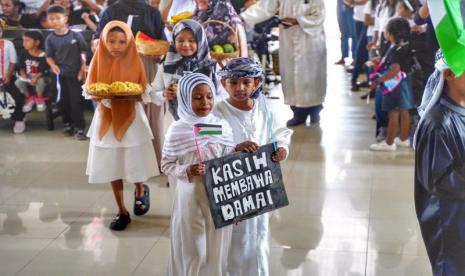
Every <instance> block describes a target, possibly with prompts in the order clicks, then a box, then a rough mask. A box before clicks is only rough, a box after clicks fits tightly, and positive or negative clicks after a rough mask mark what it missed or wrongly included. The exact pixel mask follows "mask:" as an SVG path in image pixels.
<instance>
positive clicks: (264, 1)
mask: <svg viewBox="0 0 465 276" xmlns="http://www.w3.org/2000/svg"><path fill="white" fill-rule="evenodd" d="M305 2H306V0H281V1H279V0H260V1H259V2H258V3H257V4H255V5H254V6H252V7H250V8H249V9H247V10H245V11H244V12H243V13H241V17H242V18H243V19H244V21H245V22H246V23H247V24H248V25H249V26H254V25H255V24H257V23H259V22H262V21H265V20H266V19H268V18H271V17H272V16H274V15H275V13H276V11H277V10H278V9H279V17H280V18H285V17H293V18H296V19H297V21H298V22H299V25H297V26H293V27H291V28H289V29H284V28H283V26H282V25H280V27H279V28H280V29H279V66H280V74H281V78H282V84H283V91H284V98H285V102H286V104H288V105H291V106H297V107H312V106H317V105H320V104H322V103H323V102H324V99H325V96H326V38H325V32H324V28H323V23H324V20H325V6H324V2H323V0H308V3H305Z"/></svg>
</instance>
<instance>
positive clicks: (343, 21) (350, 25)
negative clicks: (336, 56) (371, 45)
mask: <svg viewBox="0 0 465 276" xmlns="http://www.w3.org/2000/svg"><path fill="white" fill-rule="evenodd" d="M337 23H338V25H339V31H340V32H341V55H342V58H346V57H348V56H349V38H351V39H352V56H354V53H355V47H356V43H355V41H356V33H355V22H354V9H353V8H351V7H349V6H347V5H345V4H344V2H343V1H342V0H338V1H337Z"/></svg>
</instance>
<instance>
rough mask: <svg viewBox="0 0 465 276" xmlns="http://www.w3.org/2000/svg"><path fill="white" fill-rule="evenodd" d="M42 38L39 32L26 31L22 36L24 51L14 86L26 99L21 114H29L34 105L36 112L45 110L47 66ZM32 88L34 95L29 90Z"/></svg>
mask: <svg viewBox="0 0 465 276" xmlns="http://www.w3.org/2000/svg"><path fill="white" fill-rule="evenodd" d="M43 44H44V37H43V36H42V33H40V32H39V31H27V32H25V33H24V35H23V47H24V49H25V50H26V51H25V52H24V53H23V54H22V55H21V56H20V58H19V62H18V71H19V78H18V79H17V80H16V82H15V85H16V87H18V89H19V90H20V91H21V93H23V94H24V95H25V97H26V100H25V103H24V106H23V112H30V111H31V110H32V107H33V106H34V105H36V108H37V111H39V112H42V111H44V110H45V98H44V92H45V86H46V83H45V74H46V71H47V70H48V64H47V61H46V60H45V52H44V51H43V46H44V45H43ZM32 87H34V88H35V92H36V95H35V96H34V95H32V93H31V91H30V88H32Z"/></svg>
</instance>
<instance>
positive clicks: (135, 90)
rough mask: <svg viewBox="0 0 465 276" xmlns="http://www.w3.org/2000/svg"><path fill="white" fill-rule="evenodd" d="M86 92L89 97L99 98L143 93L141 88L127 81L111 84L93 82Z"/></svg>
mask: <svg viewBox="0 0 465 276" xmlns="http://www.w3.org/2000/svg"><path fill="white" fill-rule="evenodd" d="M87 90H88V92H89V94H91V95H100V96H105V95H108V96H114V95H116V96H117V95H118V94H123V95H128V94H141V93H142V92H143V91H142V86H141V85H140V84H138V83H133V82H128V81H124V82H123V81H115V82H113V83H112V84H107V83H102V82H95V83H92V84H89V85H88V86H87Z"/></svg>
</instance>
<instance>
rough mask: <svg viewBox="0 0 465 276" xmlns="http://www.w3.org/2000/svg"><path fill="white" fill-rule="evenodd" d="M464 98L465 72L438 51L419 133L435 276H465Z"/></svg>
mask: <svg viewBox="0 0 465 276" xmlns="http://www.w3.org/2000/svg"><path fill="white" fill-rule="evenodd" d="M462 47H463V46H462ZM464 95H465V74H464V73H460V72H457V73H454V72H453V71H452V69H451V68H449V65H448V64H447V60H446V59H445V58H444V56H442V53H441V52H438V54H437V62H436V66H435V71H434V73H433V74H432V75H431V77H430V78H429V80H428V84H427V86H426V89H425V93H424V97H423V103H422V106H421V107H420V108H419V111H420V113H421V115H422V116H421V120H420V123H419V125H418V128H417V131H416V134H415V210H416V215H417V218H418V222H419V224H420V229H421V234H422V237H423V241H424V243H425V247H426V251H427V253H428V257H429V260H430V263H431V268H432V272H433V275H435V276H440V275H441V276H443V275H465V262H464V261H463V256H465V236H464V224H463V223H464V221H465V162H464V160H465V105H464V103H465V97H464Z"/></svg>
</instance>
